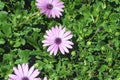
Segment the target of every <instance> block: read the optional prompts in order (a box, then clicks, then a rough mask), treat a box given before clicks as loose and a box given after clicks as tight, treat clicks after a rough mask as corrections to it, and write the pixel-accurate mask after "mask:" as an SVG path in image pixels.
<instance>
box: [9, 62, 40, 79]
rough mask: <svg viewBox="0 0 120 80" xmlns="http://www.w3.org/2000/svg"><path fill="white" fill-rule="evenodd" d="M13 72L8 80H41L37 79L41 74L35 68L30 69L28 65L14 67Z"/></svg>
mask: <svg viewBox="0 0 120 80" xmlns="http://www.w3.org/2000/svg"><path fill="white" fill-rule="evenodd" d="M13 70H14V74H10V75H9V79H8V80H41V79H40V78H36V77H37V76H38V75H39V73H40V72H39V71H38V69H35V68H34V66H32V67H31V68H30V69H29V67H28V64H22V65H18V67H14V68H13Z"/></svg>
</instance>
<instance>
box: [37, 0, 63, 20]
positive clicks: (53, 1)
mask: <svg viewBox="0 0 120 80" xmlns="http://www.w3.org/2000/svg"><path fill="white" fill-rule="evenodd" d="M36 5H37V8H39V9H41V12H40V13H44V14H45V15H46V16H48V17H49V18H50V17H53V18H55V17H58V18H60V16H62V13H61V12H63V11H64V10H63V8H64V7H65V6H64V2H62V1H59V0H37V3H36Z"/></svg>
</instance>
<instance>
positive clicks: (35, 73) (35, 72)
mask: <svg viewBox="0 0 120 80" xmlns="http://www.w3.org/2000/svg"><path fill="white" fill-rule="evenodd" d="M39 73H40V72H39V71H38V69H36V70H35V71H34V72H33V73H32V74H31V76H30V78H35V77H37V76H38V75H39Z"/></svg>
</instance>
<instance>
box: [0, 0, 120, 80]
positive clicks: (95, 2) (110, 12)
mask: <svg viewBox="0 0 120 80" xmlns="http://www.w3.org/2000/svg"><path fill="white" fill-rule="evenodd" d="M62 1H63V2H64V3H65V8H64V12H63V16H62V17H61V18H60V19H52V18H48V17H47V16H45V15H43V14H40V13H39V12H40V11H39V9H37V8H36V5H35V3H36V1H35V0H1V1H0V80H7V79H8V74H11V73H12V72H13V67H14V66H16V65H17V64H22V63H29V65H30V66H32V65H34V66H35V67H36V68H38V69H39V70H40V71H41V74H40V76H41V77H43V76H47V77H48V79H49V80H120V1H119V0H62ZM55 25H62V26H64V27H66V28H67V29H68V30H71V31H72V34H73V38H72V42H73V43H74V46H73V49H72V50H71V51H70V53H69V54H65V55H62V54H61V53H60V52H59V53H58V54H57V56H53V55H50V54H49V53H48V52H47V51H46V49H47V48H46V47H43V46H42V45H43V44H42V40H43V39H44V38H43V35H45V31H46V30H47V29H50V28H51V27H52V26H55Z"/></svg>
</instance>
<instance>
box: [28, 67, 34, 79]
mask: <svg viewBox="0 0 120 80" xmlns="http://www.w3.org/2000/svg"><path fill="white" fill-rule="evenodd" d="M33 71H34V66H32V67H31V68H30V70H29V72H28V77H30V76H31V74H32V73H33Z"/></svg>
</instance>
